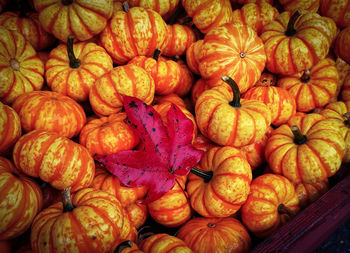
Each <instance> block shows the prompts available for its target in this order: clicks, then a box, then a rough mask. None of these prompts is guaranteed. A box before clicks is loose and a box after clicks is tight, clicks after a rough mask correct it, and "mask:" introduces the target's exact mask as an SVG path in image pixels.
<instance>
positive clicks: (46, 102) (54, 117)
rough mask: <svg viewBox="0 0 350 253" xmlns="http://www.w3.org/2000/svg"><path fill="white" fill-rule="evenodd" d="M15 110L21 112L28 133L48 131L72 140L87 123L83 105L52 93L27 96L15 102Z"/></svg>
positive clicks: (37, 93)
mask: <svg viewBox="0 0 350 253" xmlns="http://www.w3.org/2000/svg"><path fill="white" fill-rule="evenodd" d="M12 107H13V109H15V110H16V112H17V113H18V115H19V118H20V120H21V125H22V128H23V130H24V131H25V132H30V131H32V130H47V131H53V132H55V133H57V134H59V135H62V136H65V137H67V138H72V137H73V136H76V135H78V134H79V133H80V130H81V129H82V128H83V126H84V125H85V123H86V116H85V112H84V110H83V108H82V107H81V105H79V104H78V103H77V102H76V101H74V100H73V99H71V98H69V97H67V96H64V95H61V94H59V93H57V92H53V91H32V92H28V93H24V94H22V95H20V96H18V97H17V98H16V99H15V100H14V102H13V104H12Z"/></svg>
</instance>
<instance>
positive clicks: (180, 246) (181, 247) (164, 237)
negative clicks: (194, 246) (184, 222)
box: [140, 233, 192, 253]
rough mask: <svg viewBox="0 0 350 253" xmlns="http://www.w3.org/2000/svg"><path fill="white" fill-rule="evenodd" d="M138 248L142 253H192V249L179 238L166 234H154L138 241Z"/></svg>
mask: <svg viewBox="0 0 350 253" xmlns="http://www.w3.org/2000/svg"><path fill="white" fill-rule="evenodd" d="M140 249H141V250H142V252H144V253H152V252H157V253H171V252H181V253H192V250H191V249H190V248H189V247H188V246H187V245H186V243H185V242H184V241H182V240H181V239H179V238H177V237H175V236H171V235H168V234H164V233H161V234H154V235H151V236H150V237H147V238H146V239H144V240H143V241H142V242H141V243H140Z"/></svg>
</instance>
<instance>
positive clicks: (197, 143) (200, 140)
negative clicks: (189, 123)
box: [192, 132, 217, 152]
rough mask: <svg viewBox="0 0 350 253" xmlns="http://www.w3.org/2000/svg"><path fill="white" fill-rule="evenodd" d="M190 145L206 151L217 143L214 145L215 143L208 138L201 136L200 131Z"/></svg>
mask: <svg viewBox="0 0 350 253" xmlns="http://www.w3.org/2000/svg"><path fill="white" fill-rule="evenodd" d="M192 145H193V146H194V147H195V148H196V149H199V150H202V151H203V152H207V151H208V150H209V149H211V148H213V147H215V146H217V145H215V143H213V142H212V141H210V140H209V139H208V138H206V137H205V136H203V135H202V134H201V133H200V132H199V133H198V134H197V136H196V138H195V139H194V141H193V143H192Z"/></svg>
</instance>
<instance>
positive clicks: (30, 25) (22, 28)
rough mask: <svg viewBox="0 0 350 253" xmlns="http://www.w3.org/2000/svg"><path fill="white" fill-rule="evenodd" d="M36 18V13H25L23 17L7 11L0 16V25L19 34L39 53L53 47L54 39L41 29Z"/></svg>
mask: <svg viewBox="0 0 350 253" xmlns="http://www.w3.org/2000/svg"><path fill="white" fill-rule="evenodd" d="M38 17H39V15H38V14H37V13H26V14H25V16H20V15H19V14H16V13H14V12H10V11H8V12H4V13H2V14H1V15H0V25H1V26H3V27H5V28H7V29H9V30H13V31H17V32H19V33H20V34H22V35H23V36H24V38H25V39H26V40H28V41H29V43H30V44H31V45H32V46H33V48H34V49H35V50H37V51H40V50H44V49H47V48H49V47H51V46H53V44H54V43H55V37H53V36H52V35H51V34H49V33H47V32H46V31H45V30H44V29H43V28H42V26H41V24H40V23H39V18H38Z"/></svg>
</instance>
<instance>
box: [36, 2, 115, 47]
mask: <svg viewBox="0 0 350 253" xmlns="http://www.w3.org/2000/svg"><path fill="white" fill-rule="evenodd" d="M33 3H34V7H35V9H36V11H37V12H38V13H39V21H40V24H41V25H42V26H43V28H44V29H45V30H46V31H47V32H49V33H52V34H53V35H54V36H55V37H56V38H58V39H60V40H61V41H63V42H66V40H67V37H68V35H69V34H73V35H74V36H75V37H76V38H77V39H78V40H80V41H84V40H88V39H90V38H92V37H93V36H95V35H97V34H99V33H100V32H101V31H102V30H103V29H104V28H105V26H106V24H107V20H108V19H109V18H110V17H111V15H112V12H113V1H112V0H81V1H78V2H77V1H73V0H49V1H44V0H33Z"/></svg>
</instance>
